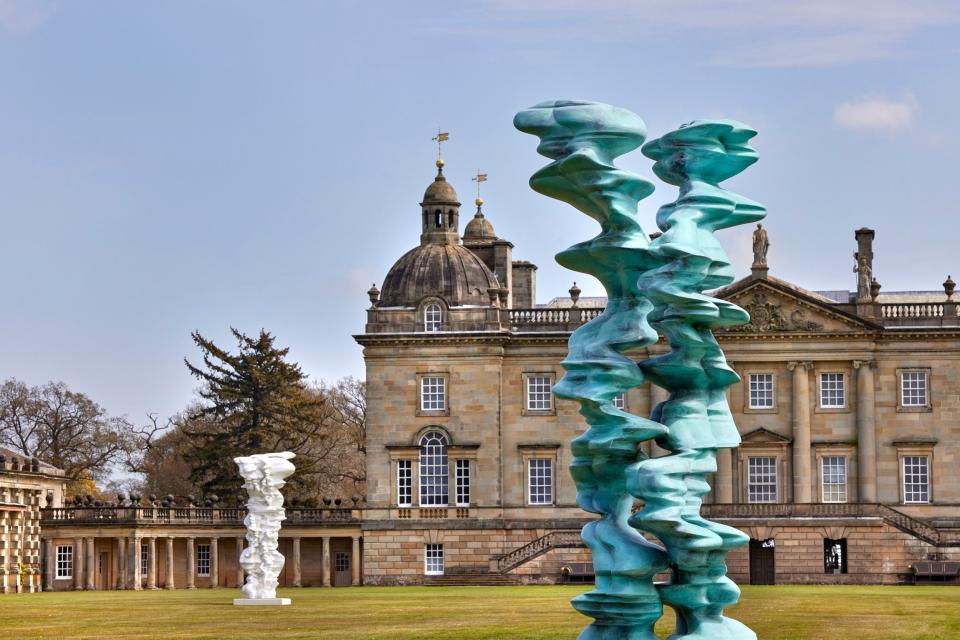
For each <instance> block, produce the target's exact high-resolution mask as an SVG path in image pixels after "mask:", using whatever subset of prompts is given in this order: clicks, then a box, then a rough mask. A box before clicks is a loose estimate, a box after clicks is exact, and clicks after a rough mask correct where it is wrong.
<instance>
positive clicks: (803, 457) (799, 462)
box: [787, 362, 813, 502]
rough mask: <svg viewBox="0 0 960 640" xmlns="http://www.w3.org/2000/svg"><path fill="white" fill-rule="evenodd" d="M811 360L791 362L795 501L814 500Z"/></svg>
mask: <svg viewBox="0 0 960 640" xmlns="http://www.w3.org/2000/svg"><path fill="white" fill-rule="evenodd" d="M810 366H811V363H809V362H791V363H789V364H788V365H787V368H788V369H790V370H791V371H793V402H792V403H791V404H792V405H793V406H792V409H793V417H792V423H793V501H794V502H812V501H813V499H812V493H813V491H812V488H811V485H812V476H811V472H810V376H809V375H808V374H807V369H808V368H809V367H810Z"/></svg>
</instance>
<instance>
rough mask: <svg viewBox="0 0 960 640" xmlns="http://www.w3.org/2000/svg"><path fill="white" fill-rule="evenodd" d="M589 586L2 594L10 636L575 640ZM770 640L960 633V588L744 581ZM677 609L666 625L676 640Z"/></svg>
mask: <svg viewBox="0 0 960 640" xmlns="http://www.w3.org/2000/svg"><path fill="white" fill-rule="evenodd" d="M587 589H589V587H567V586H564V587H560V586H556V587H360V588H343V589H281V593H280V595H282V596H287V597H291V598H293V605H291V606H289V607H282V608H281V607H278V608H258V607H234V606H233V605H232V604H231V601H232V598H234V597H236V596H237V595H238V593H239V592H236V591H234V590H227V589H217V590H197V591H153V592H149V591H141V592H131V591H99V592H64V593H39V594H21V595H3V596H0V639H6V638H10V639H11V640H12V639H16V640H26V639H34V638H58V639H66V640H76V639H80V638H110V639H111V640H113V639H118V640H121V639H130V638H192V639H208V638H209V639H222V638H231V639H233V638H238V639H240V638H250V639H254V638H255V639H257V640H260V639H274V638H285V639H290V638H311V639H314V640H414V639H416V640H423V639H424V638H429V639H431V640H467V639H469V640H481V639H482V640H493V639H503V640H560V639H561V638H562V639H564V640H573V639H574V638H576V637H577V634H578V633H579V631H580V629H581V628H583V626H585V625H586V624H587V622H588V620H587V618H584V617H583V616H581V615H580V614H578V613H577V612H575V611H573V610H572V609H571V608H570V604H569V601H570V598H571V597H573V596H574V595H576V594H577V593H580V592H582V591H585V590H587ZM729 611H730V614H731V616H732V617H735V618H738V619H740V620H742V621H743V622H745V623H746V624H747V625H749V626H750V627H751V628H753V630H754V631H756V632H757V635H758V636H759V638H760V639H761V640H908V639H909V640H957V639H958V638H960V589H957V588H956V587H838V586H822V587H786V586H785V587H750V586H747V587H744V588H743V597H742V599H741V604H739V605H738V606H736V607H734V608H732V609H730V610H729ZM672 626H673V615H672V613H671V612H670V611H669V610H668V611H667V613H666V615H665V616H664V619H663V620H661V621H660V623H659V624H658V625H657V633H658V634H659V635H660V636H661V637H662V638H665V637H666V636H667V635H669V634H670V631H671V629H672Z"/></svg>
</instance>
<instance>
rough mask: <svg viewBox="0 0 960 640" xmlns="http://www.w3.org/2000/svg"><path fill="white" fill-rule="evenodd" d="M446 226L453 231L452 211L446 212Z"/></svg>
mask: <svg viewBox="0 0 960 640" xmlns="http://www.w3.org/2000/svg"><path fill="white" fill-rule="evenodd" d="M447 226H448V227H450V228H451V229H453V210H450V211H447Z"/></svg>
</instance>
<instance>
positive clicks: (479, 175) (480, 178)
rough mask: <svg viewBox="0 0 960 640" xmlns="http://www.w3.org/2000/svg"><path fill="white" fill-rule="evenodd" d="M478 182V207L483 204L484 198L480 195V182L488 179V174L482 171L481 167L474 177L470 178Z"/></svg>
mask: <svg viewBox="0 0 960 640" xmlns="http://www.w3.org/2000/svg"><path fill="white" fill-rule="evenodd" d="M470 179H471V180H473V181H474V182H476V183H477V207H479V206H480V205H482V204H483V198H481V197H480V183H481V182H486V181H487V174H485V173H480V169H477V175H476V177H474V178H470Z"/></svg>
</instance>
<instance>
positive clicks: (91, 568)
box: [84, 538, 97, 591]
mask: <svg viewBox="0 0 960 640" xmlns="http://www.w3.org/2000/svg"><path fill="white" fill-rule="evenodd" d="M86 541H87V548H86V550H85V552H84V555H85V556H86V558H84V559H85V560H86V565H87V569H86V578H87V580H86V583H87V586H86V589H87V591H93V590H94V589H96V588H97V587H96V583H95V582H94V578H96V570H97V565H96V563H95V561H96V558H95V557H94V556H95V555H96V551H95V548H96V545H95V544H94V543H95V541H96V538H87V540H86Z"/></svg>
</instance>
